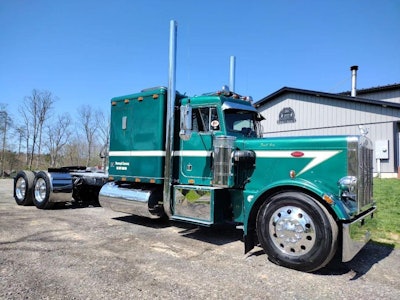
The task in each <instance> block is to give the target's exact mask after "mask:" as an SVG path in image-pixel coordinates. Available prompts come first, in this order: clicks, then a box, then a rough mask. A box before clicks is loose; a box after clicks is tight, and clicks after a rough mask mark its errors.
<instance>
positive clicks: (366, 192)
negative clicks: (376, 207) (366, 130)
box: [348, 136, 374, 213]
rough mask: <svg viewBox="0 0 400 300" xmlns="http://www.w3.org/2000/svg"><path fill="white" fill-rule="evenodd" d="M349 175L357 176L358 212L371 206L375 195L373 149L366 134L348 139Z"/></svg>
mask: <svg viewBox="0 0 400 300" xmlns="http://www.w3.org/2000/svg"><path fill="white" fill-rule="evenodd" d="M348 151H349V152H348V175H350V176H355V177H357V199H356V201H357V207H358V213H360V212H363V211H365V210H367V209H368V208H370V206H371V205H372V204H373V203H374V200H373V199H372V196H373V180H372V178H373V149H372V143H371V141H370V140H369V139H368V138H366V137H365V136H357V137H351V138H349V140H348Z"/></svg>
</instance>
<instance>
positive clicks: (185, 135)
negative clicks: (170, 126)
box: [179, 103, 192, 141]
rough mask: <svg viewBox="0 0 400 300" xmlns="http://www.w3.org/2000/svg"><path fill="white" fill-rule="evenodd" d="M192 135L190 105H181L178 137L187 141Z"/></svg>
mask: <svg viewBox="0 0 400 300" xmlns="http://www.w3.org/2000/svg"><path fill="white" fill-rule="evenodd" d="M191 135H192V107H191V106H190V104H189V103H188V104H186V105H182V106H181V122H180V131H179V137H180V138H181V139H182V140H184V141H188V140H189V139H190V137H191Z"/></svg>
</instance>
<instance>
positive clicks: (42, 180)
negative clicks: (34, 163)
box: [33, 171, 53, 209]
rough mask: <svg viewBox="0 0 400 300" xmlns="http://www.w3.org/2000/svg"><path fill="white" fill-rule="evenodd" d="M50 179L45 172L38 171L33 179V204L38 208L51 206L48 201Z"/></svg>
mask: <svg viewBox="0 0 400 300" xmlns="http://www.w3.org/2000/svg"><path fill="white" fill-rule="evenodd" d="M50 189H51V184H50V179H49V177H48V176H47V174H46V172H43V171H40V172H39V173H37V174H36V176H35V180H34V181H33V204H35V206H36V207H37V208H40V209H48V208H51V207H52V206H53V203H51V202H50V192H51V191H50Z"/></svg>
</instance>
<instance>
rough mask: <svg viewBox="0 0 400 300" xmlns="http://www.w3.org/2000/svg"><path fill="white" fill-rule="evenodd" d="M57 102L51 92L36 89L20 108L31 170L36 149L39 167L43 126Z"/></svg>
mask: <svg viewBox="0 0 400 300" xmlns="http://www.w3.org/2000/svg"><path fill="white" fill-rule="evenodd" d="M55 101H56V98H55V96H53V94H52V93H51V92H49V91H40V90H36V89H34V90H33V91H32V95H30V96H27V97H25V99H24V102H23V104H22V106H20V107H19V112H20V114H21V115H22V118H23V121H24V125H25V126H24V128H25V130H26V131H25V140H26V151H27V156H26V163H27V165H28V168H29V169H32V164H33V158H34V155H35V150H36V147H37V152H38V153H37V154H38V155H37V161H36V167H38V166H39V163H40V156H41V147H42V134H43V126H44V123H45V122H46V120H47V119H48V115H49V111H50V109H51V108H52V106H53V103H54V102H55ZM28 153H29V154H28Z"/></svg>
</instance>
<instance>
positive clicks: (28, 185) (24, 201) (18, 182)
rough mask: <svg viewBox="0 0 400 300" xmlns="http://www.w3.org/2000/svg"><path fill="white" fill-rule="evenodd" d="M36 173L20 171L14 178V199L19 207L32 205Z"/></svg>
mask: <svg viewBox="0 0 400 300" xmlns="http://www.w3.org/2000/svg"><path fill="white" fill-rule="evenodd" d="M34 179H35V173H33V172H32V171H20V172H18V174H17V176H15V178H14V199H15V202H17V204H18V205H23V206H27V205H31V204H32V198H33V193H32V188H33V180H34Z"/></svg>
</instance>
